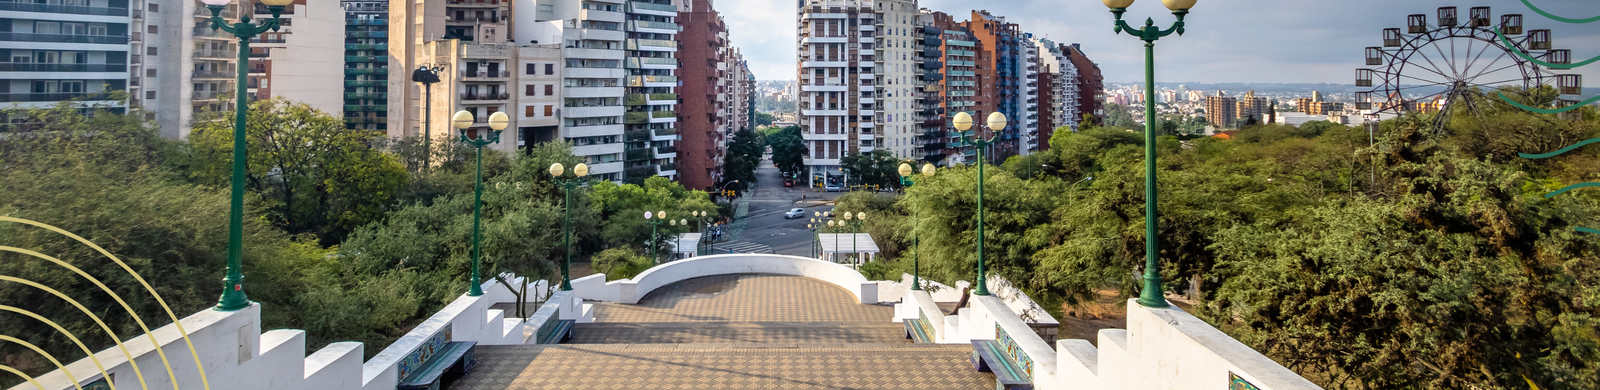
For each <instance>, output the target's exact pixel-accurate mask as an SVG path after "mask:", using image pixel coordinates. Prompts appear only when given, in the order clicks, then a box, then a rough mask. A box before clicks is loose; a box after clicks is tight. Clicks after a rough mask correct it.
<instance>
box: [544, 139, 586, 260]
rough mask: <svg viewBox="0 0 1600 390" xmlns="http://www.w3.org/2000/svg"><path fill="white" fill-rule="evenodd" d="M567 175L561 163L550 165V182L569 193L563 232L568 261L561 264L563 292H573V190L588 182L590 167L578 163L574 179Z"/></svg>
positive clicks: (574, 171) (573, 170) (573, 171)
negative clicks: (571, 270) (571, 271)
mask: <svg viewBox="0 0 1600 390" xmlns="http://www.w3.org/2000/svg"><path fill="white" fill-rule="evenodd" d="M565 174H566V167H564V166H562V165H561V163H555V164H550V180H551V181H554V182H555V183H556V185H558V186H561V189H562V190H563V191H564V192H566V193H567V203H566V207H567V219H566V223H565V224H563V225H562V231H563V232H564V233H565V234H566V240H567V243H566V245H567V261H566V262H563V263H561V291H571V290H572V274H571V273H570V272H569V270H570V269H572V189H574V188H577V187H578V185H580V184H583V183H585V182H587V181H588V179H586V178H585V177H586V176H589V165H588V164H584V163H578V165H574V166H572V177H570V178H569V177H563V175H565Z"/></svg>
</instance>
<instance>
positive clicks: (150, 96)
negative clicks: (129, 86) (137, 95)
mask: <svg viewBox="0 0 1600 390" xmlns="http://www.w3.org/2000/svg"><path fill="white" fill-rule="evenodd" d="M144 98H145V99H155V98H156V91H144Z"/></svg>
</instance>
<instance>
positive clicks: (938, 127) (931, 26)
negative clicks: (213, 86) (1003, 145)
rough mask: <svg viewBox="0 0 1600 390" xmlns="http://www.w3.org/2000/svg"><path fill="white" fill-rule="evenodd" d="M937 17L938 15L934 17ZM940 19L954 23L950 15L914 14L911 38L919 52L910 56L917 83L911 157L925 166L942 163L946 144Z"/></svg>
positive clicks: (920, 10)
mask: <svg viewBox="0 0 1600 390" xmlns="http://www.w3.org/2000/svg"><path fill="white" fill-rule="evenodd" d="M936 14H937V15H936ZM940 16H943V19H942V21H943V25H945V26H951V25H954V24H955V23H954V22H953V21H951V20H950V18H949V15H945V14H943V13H935V12H931V11H928V10H927V9H925V8H924V9H919V10H918V12H917V25H916V30H915V33H916V35H914V36H915V37H916V38H917V39H916V40H915V41H913V42H914V44H916V45H918V46H917V48H918V49H919V50H917V51H915V52H914V53H913V55H914V56H915V58H917V65H918V66H917V79H916V84H915V86H916V89H915V90H914V92H915V93H916V95H917V96H916V108H917V111H916V114H915V115H916V116H915V118H916V126H917V138H916V147H917V148H916V149H914V152H913V153H912V157H913V158H916V159H920V160H922V161H925V162H928V163H943V162H944V156H945V155H944V148H945V146H946V145H947V144H948V142H949V141H948V140H949V136H948V135H947V133H946V131H947V130H946V123H945V110H946V107H945V98H944V97H945V93H946V83H945V77H946V75H945V71H944V66H945V65H946V61H945V55H947V54H948V52H947V51H945V50H944V44H945V42H944V28H942V27H940V25H941V24H940Z"/></svg>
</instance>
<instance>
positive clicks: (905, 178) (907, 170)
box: [899, 163, 935, 291]
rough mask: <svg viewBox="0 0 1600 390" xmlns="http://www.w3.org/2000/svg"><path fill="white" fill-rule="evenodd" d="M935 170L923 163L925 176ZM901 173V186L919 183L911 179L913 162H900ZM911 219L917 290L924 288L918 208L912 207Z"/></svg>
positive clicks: (913, 283) (913, 286)
mask: <svg viewBox="0 0 1600 390" xmlns="http://www.w3.org/2000/svg"><path fill="white" fill-rule="evenodd" d="M934 171H935V169H934V168H933V164H926V163H925V164H923V165H922V175H923V176H929V177H932V176H933V173H934ZM899 173H900V187H902V188H906V189H910V188H911V186H913V185H916V184H917V183H916V181H915V180H912V179H911V174H912V172H911V164H908V163H900V169H899ZM911 221H912V225H911V237H912V238H911V242H912V244H911V290H913V291H916V290H921V289H922V275H921V274H920V273H919V270H920V268H921V267H919V265H920V264H918V259H917V258H918V257H920V255H921V254H922V238H921V237H917V227H916V226H917V225H916V221H917V211H916V209H912V210H911Z"/></svg>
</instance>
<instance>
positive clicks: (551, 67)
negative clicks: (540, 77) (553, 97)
mask: <svg viewBox="0 0 1600 390" xmlns="http://www.w3.org/2000/svg"><path fill="white" fill-rule="evenodd" d="M544 74H547V75H551V74H556V64H544Z"/></svg>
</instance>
